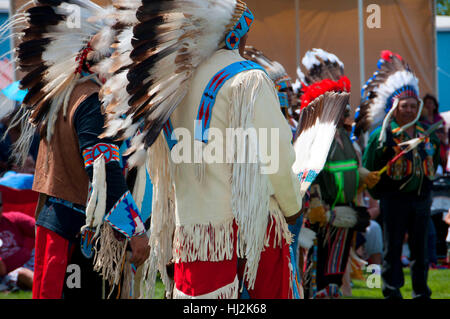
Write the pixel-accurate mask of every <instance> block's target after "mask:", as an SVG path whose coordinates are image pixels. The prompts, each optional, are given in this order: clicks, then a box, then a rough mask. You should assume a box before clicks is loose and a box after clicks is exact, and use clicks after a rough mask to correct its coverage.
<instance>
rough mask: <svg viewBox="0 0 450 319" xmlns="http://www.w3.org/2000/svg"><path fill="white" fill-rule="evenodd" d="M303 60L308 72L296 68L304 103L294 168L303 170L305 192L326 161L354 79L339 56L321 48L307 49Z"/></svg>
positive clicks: (301, 110) (301, 97)
mask: <svg viewBox="0 0 450 319" xmlns="http://www.w3.org/2000/svg"><path fill="white" fill-rule="evenodd" d="M302 64H303V66H304V67H305V69H306V72H305V73H304V74H303V73H302V72H301V70H297V73H298V76H299V78H301V79H302V80H301V88H300V100H301V106H300V114H299V121H298V127H297V132H296V136H295V139H294V149H295V153H296V161H295V163H294V165H293V170H294V172H295V173H297V174H301V179H300V181H301V185H302V186H301V190H302V191H303V192H306V189H307V188H308V187H309V185H310V184H311V182H312V180H314V178H315V176H316V175H315V174H318V173H319V172H320V171H321V170H322V169H323V166H324V165H325V161H326V159H327V155H328V151H329V149H330V147H331V144H332V142H333V140H334V137H335V132H336V126H337V124H338V122H339V120H340V119H341V117H342V114H343V112H344V110H345V108H346V106H347V105H348V102H349V99H350V89H351V83H350V80H349V79H348V78H347V77H346V76H345V75H344V64H343V63H342V62H341V61H340V60H339V58H338V57H337V56H336V55H334V54H331V53H328V52H326V51H324V50H322V49H312V50H310V51H308V52H306V54H305V56H304V57H303V59H302ZM307 174H309V175H307ZM311 174H312V175H311Z"/></svg>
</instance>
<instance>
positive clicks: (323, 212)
mask: <svg viewBox="0 0 450 319" xmlns="http://www.w3.org/2000/svg"><path fill="white" fill-rule="evenodd" d="M302 63H303V65H304V67H305V68H306V70H307V72H306V76H305V83H306V84H307V85H306V86H305V87H303V88H302V95H301V102H302V107H307V106H308V105H309V104H311V102H312V101H314V100H315V99H316V98H317V96H320V95H322V94H324V92H328V91H334V92H348V93H349V92H350V87H351V84H350V80H349V79H348V78H347V77H346V76H345V75H344V64H343V63H342V62H341V61H340V60H339V58H337V57H336V56H335V55H334V54H331V53H328V52H326V51H324V50H322V49H313V50H311V51H308V52H307V53H306V54H305V57H304V58H303V60H302ZM349 113H350V106H349V105H348V104H346V110H345V112H343V113H342V116H341V118H340V121H339V123H338V127H337V131H336V134H335V136H334V141H333V143H332V145H331V148H330V151H329V153H328V155H327V158H326V163H325V167H324V170H323V171H322V172H321V173H320V174H319V175H318V177H317V179H316V180H315V182H314V183H313V185H312V186H311V191H310V192H311V202H310V209H309V210H308V212H307V214H306V218H307V219H306V226H307V227H306V228H303V229H302V230H301V232H300V237H301V238H300V242H301V243H305V242H309V246H308V247H306V248H310V249H309V254H308V261H307V263H308V270H307V273H306V274H305V276H306V281H305V289H306V290H307V293H306V295H307V296H308V297H309V298H331V299H333V298H339V297H340V296H341V291H340V287H341V285H342V279H343V275H344V272H345V269H346V267H347V261H348V258H349V254H350V248H351V246H352V242H353V234H354V233H355V229H365V227H364V226H365V225H366V223H368V214H367V212H366V211H365V210H364V209H362V208H359V207H356V205H355V199H356V194H357V191H358V188H359V186H360V183H362V182H365V183H367V182H368V179H367V176H368V172H365V171H363V170H362V169H361V168H360V165H359V161H358V157H357V155H356V152H355V150H354V149H353V146H352V143H351V140H350V136H349V134H348V133H347V131H346V130H345V128H344V120H345V118H347V117H348V116H349ZM361 175H362V176H361ZM308 238H309V240H308ZM313 239H315V243H314V245H312V244H313Z"/></svg>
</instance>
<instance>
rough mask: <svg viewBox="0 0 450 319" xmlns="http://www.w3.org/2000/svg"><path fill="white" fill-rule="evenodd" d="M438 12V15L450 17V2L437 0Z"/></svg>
mask: <svg viewBox="0 0 450 319" xmlns="http://www.w3.org/2000/svg"><path fill="white" fill-rule="evenodd" d="M436 10H437V14H438V15H443V16H449V15H450V1H449V0H437V1H436Z"/></svg>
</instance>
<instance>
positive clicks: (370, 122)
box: [352, 50, 423, 141]
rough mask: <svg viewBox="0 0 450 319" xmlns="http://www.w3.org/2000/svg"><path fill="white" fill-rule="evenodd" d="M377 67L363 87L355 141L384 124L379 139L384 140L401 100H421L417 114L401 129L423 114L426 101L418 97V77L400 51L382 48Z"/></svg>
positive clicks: (354, 124) (354, 133)
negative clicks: (411, 98)
mask: <svg viewBox="0 0 450 319" xmlns="http://www.w3.org/2000/svg"><path fill="white" fill-rule="evenodd" d="M377 67H378V70H377V71H376V72H375V73H374V74H373V76H372V77H371V78H370V79H369V80H368V81H367V82H366V84H365V85H364V87H363V88H362V90H361V103H360V106H359V107H358V109H357V110H356V113H355V122H354V123H353V128H352V140H353V141H356V140H357V139H358V138H359V137H360V136H361V135H362V134H363V133H366V132H370V131H372V130H373V129H375V128H376V127H378V126H380V125H381V124H382V131H381V134H380V141H383V140H384V139H385V133H386V127H387V125H388V124H389V121H390V119H391V117H392V115H393V113H394V111H395V109H396V108H397V106H398V102H399V101H400V100H401V99H404V98H409V97H413V98H415V99H417V100H418V101H419V102H420V108H419V112H418V114H417V117H416V119H415V120H414V121H412V122H411V123H408V124H406V125H404V126H403V127H401V129H400V132H402V131H404V130H405V129H407V128H408V127H411V126H412V125H414V123H415V122H417V120H418V119H419V117H420V114H421V113H422V107H423V102H422V100H421V99H420V98H419V80H418V79H417V77H416V76H415V75H414V73H413V72H412V70H411V69H410V67H409V65H408V64H407V63H406V62H405V60H404V59H403V58H402V57H401V56H400V55H398V54H394V53H392V52H391V51H387V50H385V51H382V52H381V58H380V60H379V61H378V64H377Z"/></svg>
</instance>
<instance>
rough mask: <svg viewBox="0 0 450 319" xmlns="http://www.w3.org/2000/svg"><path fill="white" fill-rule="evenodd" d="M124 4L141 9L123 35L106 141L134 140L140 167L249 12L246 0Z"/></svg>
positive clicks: (108, 88) (109, 96) (108, 93)
mask: <svg viewBox="0 0 450 319" xmlns="http://www.w3.org/2000/svg"><path fill="white" fill-rule="evenodd" d="M122 2H126V3H128V4H132V5H134V6H137V11H136V18H137V21H136V23H135V24H133V25H132V27H130V28H128V29H127V30H126V31H124V32H123V34H122V38H121V39H120V41H119V43H118V45H117V46H118V48H121V50H122V51H121V52H118V53H117V57H118V58H119V57H120V59H121V60H117V63H116V64H115V67H114V70H116V71H115V74H114V75H113V77H112V78H111V79H110V81H108V82H107V83H106V84H105V86H104V89H103V94H102V98H103V102H104V106H105V107H106V110H107V114H108V115H107V127H106V131H105V134H104V135H105V136H110V137H116V138H119V139H128V138H133V139H132V143H131V148H130V149H129V151H128V153H129V154H132V156H131V157H130V162H131V163H133V162H134V163H135V162H136V158H141V157H145V155H144V154H145V152H146V149H147V148H148V147H150V146H151V145H152V144H153V143H154V141H155V140H156V139H157V137H158V136H159V135H160V134H161V130H162V127H163V126H164V125H165V124H166V122H167V121H168V119H169V117H170V115H171V114H172V113H173V111H174V110H175V109H176V108H177V106H178V105H179V104H180V102H181V101H182V100H183V98H184V97H185V95H186V93H187V92H188V90H189V85H190V79H191V78H192V75H193V73H194V71H195V69H196V68H197V67H198V66H199V65H200V64H201V63H202V62H203V61H205V60H206V59H207V58H209V57H210V56H211V55H212V54H213V53H214V52H215V51H216V50H217V49H219V48H221V47H224V44H225V36H226V34H227V31H230V30H232V29H233V28H234V26H235V24H236V23H237V22H238V21H239V19H240V18H241V16H242V15H243V13H244V12H245V11H246V10H247V6H246V4H245V3H243V2H242V1H241V0H237V1H236V0H183V1H181V0H174V1H163V0H155V1H134V0H129V1H122ZM138 130H140V131H141V132H142V134H138V135H137V134H136V132H137V131H138ZM141 155H143V156H141Z"/></svg>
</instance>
